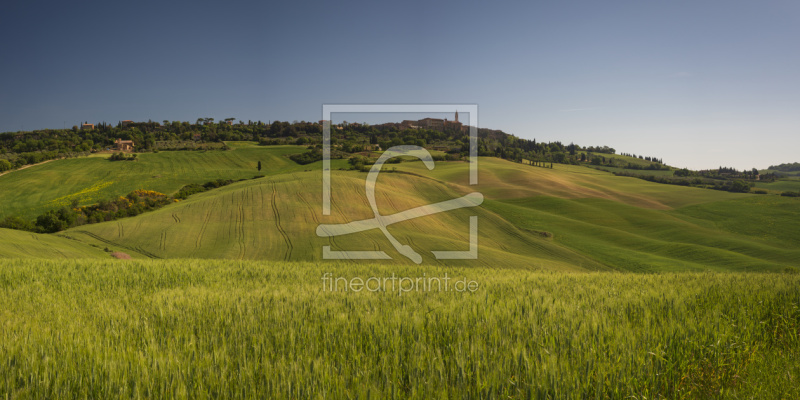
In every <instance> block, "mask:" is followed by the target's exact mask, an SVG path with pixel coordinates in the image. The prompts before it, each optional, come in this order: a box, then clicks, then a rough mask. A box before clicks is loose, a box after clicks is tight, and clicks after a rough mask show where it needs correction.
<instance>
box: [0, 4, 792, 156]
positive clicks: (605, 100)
mask: <svg viewBox="0 0 800 400" xmlns="http://www.w3.org/2000/svg"><path fill="white" fill-rule="evenodd" d="M0 37H2V38H3V39H2V41H0V54H2V61H0V131H18V130H22V129H24V130H32V129H40V128H61V127H63V126H64V125H66V126H67V127H70V126H72V125H75V124H77V123H78V122H81V121H85V120H88V121H90V122H98V121H107V122H112V123H116V122H117V121H119V120H123V119H132V120H148V119H152V120H154V121H162V120H164V119H168V120H182V121H192V122H193V121H195V120H196V119H197V118H198V117H214V118H216V119H218V120H219V119H223V118H227V117H235V118H237V119H241V120H248V119H251V120H262V121H268V120H276V119H278V120H283V121H285V120H289V121H292V120H314V121H316V120H318V119H320V117H321V114H322V104H324V103H470V104H478V107H479V118H480V125H481V126H482V127H489V128H495V129H502V130H504V131H506V132H509V133H513V134H515V135H517V136H520V137H524V138H531V139H532V138H536V139H537V140H539V141H555V140H560V141H562V142H565V143H569V142H575V143H579V144H581V145H609V146H611V147H614V148H616V149H617V150H618V151H622V152H629V153H636V154H644V155H650V156H656V157H660V158H663V159H664V161H665V162H667V163H669V164H672V165H675V166H679V167H684V166H685V167H690V168H713V167H717V166H720V165H726V166H734V167H738V168H752V167H758V168H762V167H766V166H768V165H770V164H775V163H781V162H793V161H800V154H798V153H800V152H798V149H800V3H799V2H797V1H794V0H792V1H746V2H744V1H730V0H724V1H672V0H670V1H666V0H664V1H548V2H533V1H525V2H514V3H508V2H474V3H473V2H464V1H454V2H435V1H423V2H413V1H392V2H383V1H367V2H360V3H347V4H338V3H337V2H327V1H326V2H304V1H292V2H285V3H281V4H277V3H275V4H273V3H270V2H235V1H233V2H219V3H209V2H185V3H181V2H177V1H161V2H146V1H145V2H139V1H131V2H116V1H104V2H94V3H92V2H81V1H76V2H60V1H59V2H41V1H17V0H4V1H2V2H0Z"/></svg>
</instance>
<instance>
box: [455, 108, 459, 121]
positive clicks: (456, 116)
mask: <svg viewBox="0 0 800 400" xmlns="http://www.w3.org/2000/svg"><path fill="white" fill-rule="evenodd" d="M455 122H458V110H456V121H455Z"/></svg>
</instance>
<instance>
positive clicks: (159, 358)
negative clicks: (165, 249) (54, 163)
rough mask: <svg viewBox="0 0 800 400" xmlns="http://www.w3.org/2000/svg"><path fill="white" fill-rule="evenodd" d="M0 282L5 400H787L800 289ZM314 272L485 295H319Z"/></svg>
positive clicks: (153, 274) (160, 277)
mask: <svg viewBox="0 0 800 400" xmlns="http://www.w3.org/2000/svg"><path fill="white" fill-rule="evenodd" d="M2 265H3V266H2V268H0V323H1V324H2V330H0V360H1V362H2V367H0V396H3V397H5V398H28V397H35V398H64V397H69V398H72V397H81V398H167V397H169V398H172V397H175V398H226V399H227V398H387V399H388V398H398V399H399V398H419V399H430V398H559V399H562V398H563V399H567V398H570V399H571V398H576V399H578V398H580V399H583V398H618V399H623V398H625V399H659V398H666V399H682V398H686V399H696V398H730V399H740V398H752V397H757V398H765V399H766V398H768V399H778V398H784V399H792V398H798V396H800V389H798V388H800V382H798V379H800V364H798V363H797V359H798V357H800V343H799V342H798V334H800V309H798V306H800V290H799V289H798V288H799V287H800V275H797V274H754V273H746V274H745V273H740V274H730V273H722V274H721V273H708V272H706V273H680V274H670V273H664V274H615V273H589V274H572V273H543V272H530V271H525V270H507V269H506V270H504V269H495V268H479V267H476V268H452V267H448V268H440V267H425V268H420V267H386V266H378V265H363V266H356V265H349V266H345V265H335V264H330V263H325V264H312V263H300V264H295V263H283V262H267V263H264V262H236V261H209V260H169V261H128V262H122V261H88V260H84V261H45V260H40V261H35V260H26V261H6V262H3V264H2ZM326 272H330V273H332V274H333V276H342V277H345V278H348V279H349V278H353V277H361V278H363V279H367V278H368V277H373V276H374V277H388V276H391V274H395V275H396V276H398V277H412V278H413V277H421V276H423V274H425V276H427V277H434V276H435V277H443V276H444V274H445V273H447V274H449V276H451V277H458V278H461V277H466V278H468V280H474V281H476V282H478V283H479V287H478V289H477V290H476V291H475V292H454V291H447V292H445V291H433V292H413V291H412V292H405V293H400V292H399V290H397V289H395V290H392V289H391V287H390V286H386V288H387V290H386V291H384V292H372V291H367V290H363V291H361V292H353V291H348V292H344V291H341V290H342V289H340V291H338V292H331V291H327V290H323V286H322V280H321V278H322V276H323V274H324V273H326ZM407 287H408V286H407Z"/></svg>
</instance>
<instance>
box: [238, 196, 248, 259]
mask: <svg viewBox="0 0 800 400" xmlns="http://www.w3.org/2000/svg"><path fill="white" fill-rule="evenodd" d="M247 190H249V189H247ZM247 190H243V191H242V199H241V201H239V204H238V207H237V215H236V226H235V228H236V230H237V231H238V233H239V235H238V236H239V237H238V238H237V242H239V260H243V259H244V254H245V240H244V205H243V203H244V198H245V196H247Z"/></svg>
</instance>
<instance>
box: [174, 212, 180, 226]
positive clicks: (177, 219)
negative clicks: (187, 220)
mask: <svg viewBox="0 0 800 400" xmlns="http://www.w3.org/2000/svg"><path fill="white" fill-rule="evenodd" d="M172 219H174V220H175V223H176V224H180V223H181V218H180V217H178V215H177V214H175V213H172Z"/></svg>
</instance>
